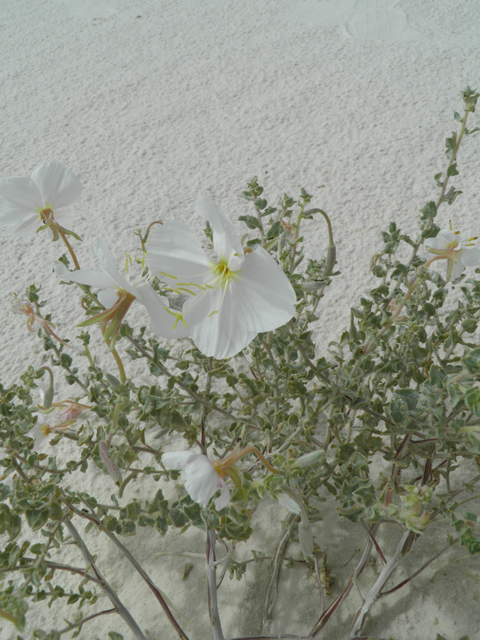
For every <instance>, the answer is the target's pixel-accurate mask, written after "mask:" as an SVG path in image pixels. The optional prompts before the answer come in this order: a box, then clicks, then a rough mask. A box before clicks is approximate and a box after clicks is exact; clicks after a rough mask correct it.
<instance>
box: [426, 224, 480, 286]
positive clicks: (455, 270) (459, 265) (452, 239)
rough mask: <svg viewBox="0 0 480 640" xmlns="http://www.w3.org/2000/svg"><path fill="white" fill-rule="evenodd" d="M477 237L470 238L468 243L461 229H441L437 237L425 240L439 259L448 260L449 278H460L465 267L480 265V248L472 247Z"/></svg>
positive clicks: (429, 249) (427, 246) (428, 247)
mask: <svg viewBox="0 0 480 640" xmlns="http://www.w3.org/2000/svg"><path fill="white" fill-rule="evenodd" d="M476 239H477V238H469V239H468V240H467V243H462V240H461V238H460V232H459V231H452V230H451V229H441V230H440V231H439V232H438V235H437V236H436V237H435V238H428V239H427V240H425V248H426V249H427V250H428V251H429V252H430V253H434V254H435V255H437V256H439V259H441V258H445V259H446V260H447V266H446V269H447V280H450V278H453V279H454V280H455V278H458V276H459V275H460V274H461V273H462V271H463V270H464V269H465V267H476V266H478V265H480V249H477V248H471V249H470V248H469V247H472V241H473V240H476Z"/></svg>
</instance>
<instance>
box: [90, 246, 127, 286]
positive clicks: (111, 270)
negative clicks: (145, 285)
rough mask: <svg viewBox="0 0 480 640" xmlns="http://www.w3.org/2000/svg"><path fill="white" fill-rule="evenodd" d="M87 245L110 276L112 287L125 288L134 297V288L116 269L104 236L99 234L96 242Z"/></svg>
mask: <svg viewBox="0 0 480 640" xmlns="http://www.w3.org/2000/svg"><path fill="white" fill-rule="evenodd" d="M89 247H90V250H91V252H92V253H93V255H94V256H96V258H97V260H98V261H99V262H100V266H101V267H102V269H103V271H104V272H105V274H106V275H107V276H108V277H109V278H111V281H112V282H114V283H115V284H114V288H115V289H116V288H117V287H121V288H122V289H125V291H128V293H130V294H132V296H135V297H136V294H135V289H134V288H133V287H132V286H131V285H130V284H129V283H128V282H127V281H126V280H125V278H124V277H123V276H122V275H121V274H120V271H119V270H118V269H117V265H116V264H115V258H114V257H113V255H112V252H111V251H110V249H109V248H108V245H107V243H106V242H105V240H104V238H102V236H99V237H98V238H97V240H96V242H90V243H89ZM110 288H112V287H110Z"/></svg>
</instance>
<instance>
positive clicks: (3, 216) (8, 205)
mask: <svg viewBox="0 0 480 640" xmlns="http://www.w3.org/2000/svg"><path fill="white" fill-rule="evenodd" d="M43 206H44V201H43V198H42V194H41V193H40V190H39V188H38V187H37V185H36V184H35V182H34V181H33V180H32V179H31V178H8V179H7V180H3V181H2V182H0V222H2V223H3V224H18V223H21V222H23V221H25V220H26V219H27V218H30V217H31V216H34V217H35V220H36V221H37V222H38V223H39V222H40V219H39V217H38V214H37V210H38V209H39V208H43Z"/></svg>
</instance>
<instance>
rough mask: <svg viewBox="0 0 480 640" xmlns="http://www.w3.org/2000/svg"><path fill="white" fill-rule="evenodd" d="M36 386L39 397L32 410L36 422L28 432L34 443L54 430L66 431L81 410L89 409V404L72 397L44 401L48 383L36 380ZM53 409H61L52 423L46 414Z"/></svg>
mask: <svg viewBox="0 0 480 640" xmlns="http://www.w3.org/2000/svg"><path fill="white" fill-rule="evenodd" d="M37 386H38V387H39V389H40V399H39V402H38V404H37V407H38V409H37V411H35V412H34V415H36V416H37V422H36V423H35V425H34V426H33V427H32V429H31V430H30V432H29V435H30V436H31V437H32V438H33V439H34V440H35V444H36V445H38V444H39V443H40V442H41V441H42V440H43V439H44V438H46V437H47V436H48V435H50V434H51V433H52V432H54V431H66V430H67V429H68V427H70V426H71V425H72V424H74V423H75V421H76V419H77V417H78V416H79V415H80V414H81V413H82V411H84V410H85V409H91V407H90V406H89V405H86V404H80V403H79V402H77V401H76V400H74V399H73V398H69V399H68V400H62V401H61V402H52V403H48V402H45V396H46V394H47V393H48V385H46V384H45V383H44V382H37ZM46 404H49V406H48V409H46V408H45V405H46ZM55 409H61V410H60V411H59V412H58V414H57V415H56V419H55V422H53V424H52V421H51V420H48V419H47V417H46V416H47V415H50V414H52V413H53V411H54V410H55Z"/></svg>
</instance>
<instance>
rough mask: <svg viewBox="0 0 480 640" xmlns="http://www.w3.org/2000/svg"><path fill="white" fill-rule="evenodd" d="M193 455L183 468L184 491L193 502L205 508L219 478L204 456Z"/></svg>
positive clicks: (216, 486)
mask: <svg viewBox="0 0 480 640" xmlns="http://www.w3.org/2000/svg"><path fill="white" fill-rule="evenodd" d="M194 455H195V458H192V459H190V460H188V461H187V464H186V466H185V471H184V475H185V489H186V490H187V491H188V493H189V495H190V496H191V498H192V499H193V500H195V502H198V503H199V504H201V505H202V506H203V507H206V506H207V505H208V503H209V501H210V498H211V497H212V496H213V494H214V493H215V491H216V490H217V488H218V482H219V480H220V476H219V475H218V473H217V472H216V471H215V467H214V466H213V464H212V463H211V462H210V460H209V459H208V458H207V457H206V456H203V455H200V454H194Z"/></svg>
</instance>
